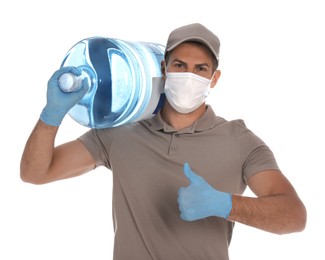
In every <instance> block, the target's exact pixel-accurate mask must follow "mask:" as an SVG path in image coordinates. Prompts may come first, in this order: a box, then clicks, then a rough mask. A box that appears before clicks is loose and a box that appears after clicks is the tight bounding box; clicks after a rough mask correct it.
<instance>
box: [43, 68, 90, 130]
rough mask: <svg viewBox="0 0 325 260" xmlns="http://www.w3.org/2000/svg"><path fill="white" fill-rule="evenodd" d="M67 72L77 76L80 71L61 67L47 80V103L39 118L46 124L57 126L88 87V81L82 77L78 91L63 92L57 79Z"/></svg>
mask: <svg viewBox="0 0 325 260" xmlns="http://www.w3.org/2000/svg"><path fill="white" fill-rule="evenodd" d="M68 72H70V73H73V74H74V75H76V76H79V75H81V72H82V71H81V70H80V69H79V68H77V67H63V68H61V69H59V70H57V71H56V72H54V74H53V75H52V77H51V78H50V79H49V81H48V84H47V104H46V106H45V107H44V109H43V111H42V113H41V116H40V118H41V120H42V121H43V122H44V123H46V124H48V125H52V126H59V125H60V124H61V122H62V120H63V118H64V117H65V115H66V114H67V113H68V112H69V110H70V109H71V108H72V107H73V106H74V105H75V104H77V103H78V102H79V101H80V100H81V99H82V97H83V96H84V95H85V94H86V93H87V91H88V89H89V86H88V81H87V80H86V79H84V80H83V82H82V87H81V88H80V89H79V90H78V91H75V92H69V93H67V92H63V91H62V90H61V89H60V87H59V85H58V79H59V77H60V76H61V75H62V74H64V73H68Z"/></svg>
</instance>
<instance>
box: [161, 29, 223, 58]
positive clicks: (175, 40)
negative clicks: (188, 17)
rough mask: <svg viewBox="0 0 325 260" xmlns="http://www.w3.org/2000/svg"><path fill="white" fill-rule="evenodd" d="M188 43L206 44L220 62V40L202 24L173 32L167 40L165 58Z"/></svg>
mask: <svg viewBox="0 0 325 260" xmlns="http://www.w3.org/2000/svg"><path fill="white" fill-rule="evenodd" d="M186 41H195V42H200V43H202V44H204V45H205V46H206V47H208V48H209V49H210V50H211V51H212V53H213V54H214V56H215V57H216V59H217V60H219V49H220V41H219V38H218V37H217V36H216V35H215V34H214V33H213V32H211V31H210V30H209V29H207V28H206V27H205V26H203V25H202V24H200V23H193V24H189V25H185V26H182V27H179V28H177V29H175V30H173V31H172V32H171V33H170V34H169V37H168V40H167V44H166V49H165V57H166V53H167V52H169V51H171V50H173V49H175V48H176V47H177V46H178V45H179V44H181V43H183V42H186Z"/></svg>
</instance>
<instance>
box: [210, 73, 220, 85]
mask: <svg viewBox="0 0 325 260" xmlns="http://www.w3.org/2000/svg"><path fill="white" fill-rule="evenodd" d="M220 76H221V71H220V70H216V71H215V72H214V74H213V77H212V80H211V85H210V87H211V88H214V86H215V85H216V84H217V82H218V80H219V78H220Z"/></svg>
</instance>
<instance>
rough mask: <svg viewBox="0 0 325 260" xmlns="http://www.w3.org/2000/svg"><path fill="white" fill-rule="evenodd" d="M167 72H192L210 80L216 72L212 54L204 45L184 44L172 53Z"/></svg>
mask: <svg viewBox="0 0 325 260" xmlns="http://www.w3.org/2000/svg"><path fill="white" fill-rule="evenodd" d="M167 72H191V73H194V74H197V75H199V76H202V77H205V78H207V79H210V78H211V76H212V74H213V72H214V71H213V69H212V56H211V53H210V51H209V50H208V49H207V48H206V47H205V46H204V45H200V44H195V43H189V42H185V43H182V44H180V45H179V46H177V47H176V48H175V49H174V50H173V51H172V53H171V55H170V58H169V61H168V66H167Z"/></svg>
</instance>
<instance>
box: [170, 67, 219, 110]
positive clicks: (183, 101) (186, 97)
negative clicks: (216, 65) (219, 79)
mask: <svg viewBox="0 0 325 260" xmlns="http://www.w3.org/2000/svg"><path fill="white" fill-rule="evenodd" d="M212 77H213V76H212ZM211 81H212V79H206V78H204V77H201V76H198V75H196V74H193V73H190V72H167V73H166V81H165V94H166V98H167V100H168V102H169V104H170V105H171V106H172V107H173V108H174V109H175V110H176V111H177V112H179V113H182V114H187V113H190V112H192V111H194V110H195V109H197V108H198V107H199V106H201V105H202V104H203V102H204V101H205V100H206V98H207V96H208V95H209V93H210V85H211Z"/></svg>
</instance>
